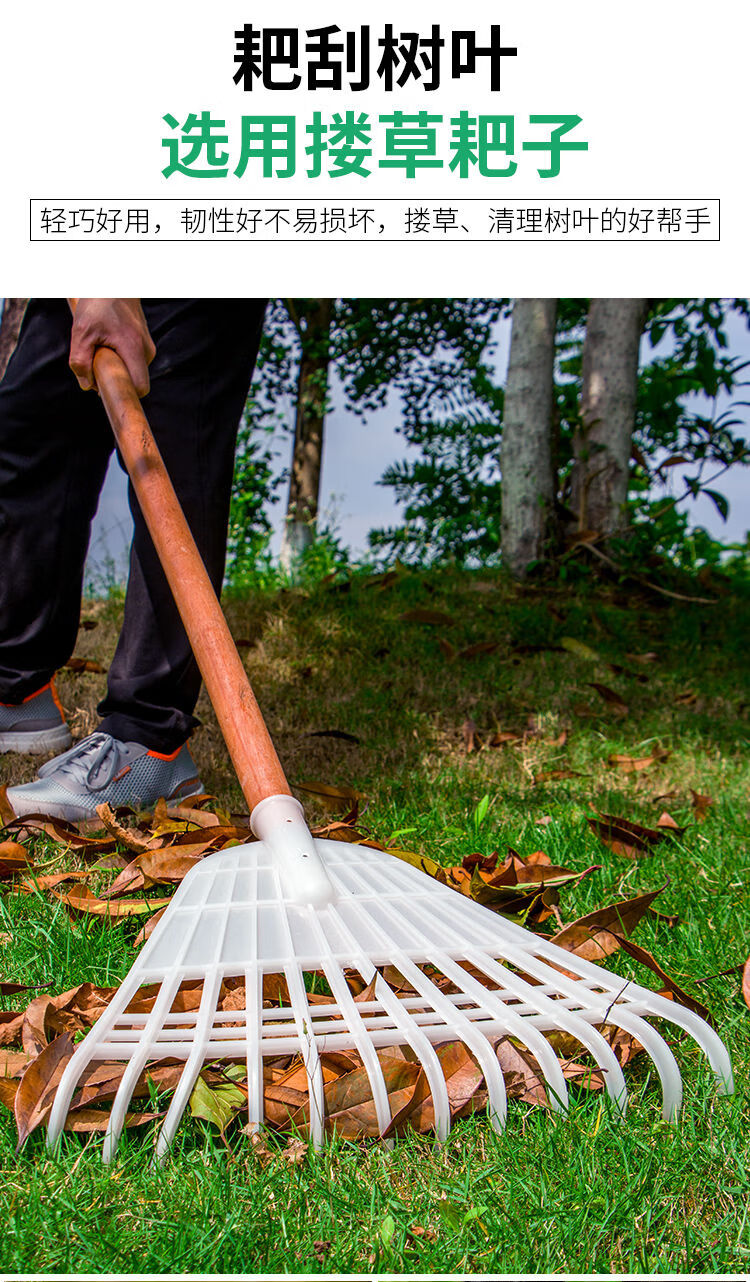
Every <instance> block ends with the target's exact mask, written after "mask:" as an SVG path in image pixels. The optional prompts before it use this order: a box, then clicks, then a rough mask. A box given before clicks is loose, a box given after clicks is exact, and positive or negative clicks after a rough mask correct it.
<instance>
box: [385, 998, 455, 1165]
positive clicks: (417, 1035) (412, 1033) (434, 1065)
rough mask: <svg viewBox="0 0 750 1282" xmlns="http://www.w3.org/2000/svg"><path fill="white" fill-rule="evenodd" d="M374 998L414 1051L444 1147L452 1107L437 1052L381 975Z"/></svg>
mask: <svg viewBox="0 0 750 1282" xmlns="http://www.w3.org/2000/svg"><path fill="white" fill-rule="evenodd" d="M375 996H376V997H377V999H378V1001H379V1002H380V1004H381V1006H382V1007H383V1008H384V1009H385V1010H386V1011H387V1012H388V1014H389V1015H390V1016H391V1019H392V1020H393V1022H394V1024H395V1025H396V1027H397V1028H398V1029H399V1030H400V1032H401V1035H402V1037H403V1039H404V1041H405V1042H406V1044H407V1046H410V1047H411V1049H412V1050H413V1051H414V1053H415V1055H417V1056H418V1058H419V1059H420V1061H421V1063H422V1067H423V1069H424V1071H425V1077H426V1078H427V1085H428V1086H429V1088H430V1094H431V1096H432V1107H433V1110H434V1113H435V1135H436V1137H437V1139H438V1140H439V1141H440V1142H441V1143H442V1141H444V1140H447V1138H448V1132H449V1131H450V1128H451V1106H450V1100H449V1099H448V1087H447V1086H446V1084H445V1077H444V1076H443V1070H442V1068H441V1067H440V1060H439V1059H438V1057H437V1055H436V1054H435V1048H434V1046H433V1045H432V1043H431V1042H430V1041H429V1039H428V1038H427V1037H425V1035H424V1033H423V1032H422V1030H421V1028H420V1027H419V1024H418V1023H417V1022H416V1020H415V1019H414V1018H413V1017H412V1015H411V1014H410V1012H409V1011H408V1010H407V1009H406V1007H405V1006H403V1005H402V1003H401V1002H400V1001H399V1000H398V997H397V996H396V994H395V993H394V992H393V990H392V988H391V987H390V985H389V984H388V983H386V981H385V980H384V979H383V976H382V975H380V974H378V977H377V979H376V981H375Z"/></svg>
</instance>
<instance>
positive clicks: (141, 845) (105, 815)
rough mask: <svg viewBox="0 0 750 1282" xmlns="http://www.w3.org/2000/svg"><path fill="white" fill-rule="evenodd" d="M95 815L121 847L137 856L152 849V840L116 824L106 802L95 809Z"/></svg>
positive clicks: (113, 813)
mask: <svg viewBox="0 0 750 1282" xmlns="http://www.w3.org/2000/svg"><path fill="white" fill-rule="evenodd" d="M96 813H97V814H98V816H99V818H100V819H101V821H102V823H103V824H104V827H105V828H106V830H107V832H109V833H111V834H112V836H113V837H114V838H115V840H116V841H119V843H120V844H121V845H122V846H125V848H126V849H127V850H134V851H135V852H136V853H137V854H141V853H143V851H145V850H151V849H152V847H153V839H151V840H149V841H147V840H146V839H145V838H143V837H141V835H140V833H139V832H137V831H135V830H134V829H132V828H124V827H123V825H122V824H121V823H118V820H117V817H116V815H115V812H114V810H113V809H112V807H111V806H110V805H107V803H106V802H105V803H104V804H103V805H101V806H97V807H96Z"/></svg>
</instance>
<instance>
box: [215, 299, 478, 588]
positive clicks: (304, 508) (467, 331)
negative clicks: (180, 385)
mask: <svg viewBox="0 0 750 1282" xmlns="http://www.w3.org/2000/svg"><path fill="white" fill-rule="evenodd" d="M497 314H498V305H497V304H495V303H494V302H492V301H490V302H488V301H487V300H483V299H445V298H443V299H440V298H438V299H396V298H394V299H335V300H331V299H295V300H287V299H284V300H274V301H272V302H271V303H270V304H269V307H268V309H267V312H266V321H265V325H264V332H263V338H262V341H261V348H260V353H259V358H258V365H257V374H256V379H255V382H254V384H253V391H252V398H251V400H250V401H249V402H248V407H247V414H246V423H245V428H244V435H243V436H242V437H241V440H242V441H243V442H245V444H247V443H248V442H250V441H253V440H257V439H260V437H259V434H260V433H262V432H264V431H268V430H269V429H270V430H272V429H273V428H274V427H275V426H278V424H279V421H282V422H288V421H289V419H290V417H292V418H293V421H294V427H295V435H294V448H293V456H292V465H291V469H290V474H289V498H288V504H287V524H286V531H287V534H286V539H285V549H284V551H283V553H282V556H283V560H284V564H285V567H286V568H287V569H288V570H289V571H293V566H294V563H295V561H297V560H298V559H299V558H300V557H302V558H304V557H305V555H306V553H305V548H309V546H310V544H311V542H312V540H313V539H314V538H315V534H316V525H315V518H316V516H317V511H318V506H319V488H320V462H321V453H322V445H323V441H324V438H325V416H326V413H327V412H328V409H329V405H330V392H329V389H330V384H331V381H332V374H333V371H334V370H335V372H336V374H337V376H338V382H339V386H340V388H341V391H342V393H343V401H344V406H345V408H346V409H347V410H348V411H350V412H352V413H354V414H355V415H357V416H358V417H360V418H362V419H364V418H366V416H367V414H368V413H369V412H370V411H372V410H374V409H376V408H378V407H380V406H382V405H384V404H385V402H386V399H387V397H388V395H389V393H390V392H395V393H397V394H398V395H399V396H401V397H402V399H403V405H404V412H405V422H404V432H405V434H406V435H407V436H409V435H410V434H411V433H414V434H415V437H416V436H418V434H419V431H420V422H421V419H422V417H423V416H426V417H429V418H430V421H432V419H433V417H434V413H436V412H439V413H440V414H441V415H445V413H449V414H452V413H454V412H456V411H457V409H458V408H460V405H461V403H462V398H463V400H465V399H466V398H467V397H468V399H469V400H470V399H471V398H472V397H473V396H474V395H475V393H474V392H471V393H469V392H468V391H467V388H468V385H469V383H470V382H471V381H472V380H473V381H474V383H475V384H476V386H478V385H479V383H480V382H481V379H482V373H481V371H480V369H479V364H480V357H481V354H482V352H483V351H484V349H485V347H486V344H487V335H488V332H489V328H490V327H491V325H492V323H493V320H494V319H495V318H496V316H497ZM488 386H489V385H488ZM428 405H429V409H428ZM437 407H439V410H438V408H437ZM290 411H291V414H290ZM495 430H496V429H493V432H494V431H495ZM240 485H241V477H240V475H239V472H238V473H237V474H236V477H235V496H234V499H233V506H232V513H233V518H234V519H233V524H232V529H233V531H234V537H235V541H236V544H237V546H238V547H245V548H248V549H249V548H251V547H252V546H253V539H252V536H249V537H248V538H245V537H244V536H243V532H242V529H243V527H242V521H243V516H246V517H247V519H248V521H251V522H252V521H255V519H256V517H257V515H258V513H257V511H256V509H255V508H253V507H252V505H249V506H248V505H247V504H244V505H243V503H242V500H241V492H240ZM470 497H471V496H469V498H470ZM233 564H234V563H233V561H232V556H231V551H230V572H232V568H233Z"/></svg>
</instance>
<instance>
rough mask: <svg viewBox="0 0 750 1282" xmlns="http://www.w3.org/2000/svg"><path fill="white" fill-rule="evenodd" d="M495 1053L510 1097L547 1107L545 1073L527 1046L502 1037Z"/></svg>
mask: <svg viewBox="0 0 750 1282" xmlns="http://www.w3.org/2000/svg"><path fill="white" fill-rule="evenodd" d="M495 1053H496V1055H497V1058H498V1061H499V1063H500V1067H501V1069H502V1070H503V1077H504V1078H505V1089H506V1091H507V1094H508V1097H509V1098H511V1099H521V1100H524V1101H525V1102H526V1103H527V1104H537V1105H540V1106H541V1107H542V1108H546V1106H547V1091H546V1088H545V1085H544V1075H543V1073H542V1070H541V1068H540V1067H539V1064H538V1063H537V1061H536V1059H535V1058H534V1056H533V1055H532V1054H531V1052H530V1051H527V1050H526V1047H525V1046H524V1047H520V1046H515V1045H514V1044H513V1042H511V1041H510V1040H509V1039H508V1038H507V1037H502V1038H501V1039H500V1041H499V1042H498V1043H497V1045H496V1047H495Z"/></svg>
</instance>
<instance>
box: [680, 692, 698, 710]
mask: <svg viewBox="0 0 750 1282" xmlns="http://www.w3.org/2000/svg"><path fill="white" fill-rule="evenodd" d="M674 701H675V703H679V704H680V705H681V707H683V708H691V707H692V706H693V704H695V703H697V702H698V695H697V693H696V692H695V690H691V689H687V690H681V691H680V693H679V694H676V695H675V700H674Z"/></svg>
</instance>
